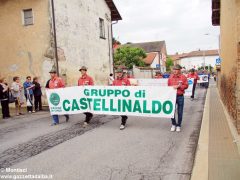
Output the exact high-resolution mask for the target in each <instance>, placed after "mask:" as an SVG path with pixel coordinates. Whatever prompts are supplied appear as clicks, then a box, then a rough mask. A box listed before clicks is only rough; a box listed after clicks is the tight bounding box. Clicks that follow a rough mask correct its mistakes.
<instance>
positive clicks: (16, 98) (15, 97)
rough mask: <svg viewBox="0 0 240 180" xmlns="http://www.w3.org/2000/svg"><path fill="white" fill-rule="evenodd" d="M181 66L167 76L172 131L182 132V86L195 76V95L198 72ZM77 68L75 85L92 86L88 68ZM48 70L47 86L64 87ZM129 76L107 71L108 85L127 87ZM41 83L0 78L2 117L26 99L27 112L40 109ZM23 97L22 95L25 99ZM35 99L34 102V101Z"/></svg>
mask: <svg viewBox="0 0 240 180" xmlns="http://www.w3.org/2000/svg"><path fill="white" fill-rule="evenodd" d="M181 69H182V67H181V66H180V65H175V66H174V67H173V73H172V74H171V75H168V86H172V87H173V88H174V89H176V90H177V98H176V106H177V107H178V108H177V114H178V120H176V118H175V117H174V118H172V127H171V131H172V132H173V131H177V132H180V131H181V125H182V118H183V108H184V92H185V89H187V88H188V80H187V78H193V79H194V85H193V92H192V96H191V99H193V98H194V93H195V88H196V84H197V80H198V79H199V77H198V74H197V73H196V72H195V70H194V69H192V70H191V71H190V73H189V74H188V75H187V76H186V75H184V74H182V72H181ZM79 71H80V72H81V77H80V78H79V80H78V86H93V85H94V80H93V78H92V77H90V76H89V75H88V74H87V68H86V67H85V66H82V67H81V68H80V69H79ZM49 73H50V77H51V78H50V79H49V80H48V82H47V84H46V86H45V87H46V88H47V89H57V88H64V87H65V83H64V81H63V79H62V78H60V77H58V76H57V71H56V69H55V68H54V67H53V68H52V70H51V71H50V72H49ZM164 77H167V75H166V74H165V76H163V75H162V74H161V73H160V72H157V73H156V76H155V78H164ZM129 78H133V77H131V76H130V75H129V74H128V75H126V74H125V73H124V72H123V70H122V69H117V70H116V79H114V77H113V74H110V76H109V80H108V85H110V86H130V85H131V84H130V81H129ZM41 88H42V87H41V85H40V83H39V79H38V77H34V78H33V81H32V79H31V77H30V76H27V77H26V81H25V82H24V83H23V84H21V82H20V78H19V77H14V78H13V83H12V84H11V86H9V85H8V83H7V81H6V79H5V78H0V100H1V105H2V115H3V119H5V118H9V117H10V113H9V103H15V109H16V116H20V115H22V114H23V113H22V110H21V109H22V105H23V104H24V102H25V101H26V103H27V111H28V113H34V112H36V111H41V110H42V100H41V96H42V90H41ZM24 97H25V98H24ZM33 101H34V103H33ZM84 114H85V121H84V126H87V125H88V124H89V123H90V121H91V119H92V118H93V114H92V113H90V112H85V113H84ZM65 117H66V122H68V121H69V115H67V114H66V115H65ZM52 119H53V123H52V124H51V125H58V124H59V116H58V115H53V116H52ZM127 119H128V117H127V116H125V115H122V116H121V125H120V130H123V129H125V127H126V122H127Z"/></svg>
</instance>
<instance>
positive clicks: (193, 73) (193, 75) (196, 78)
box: [187, 69, 199, 100]
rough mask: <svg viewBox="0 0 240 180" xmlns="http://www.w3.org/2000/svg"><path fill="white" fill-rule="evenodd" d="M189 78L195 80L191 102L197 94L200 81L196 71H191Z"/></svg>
mask: <svg viewBox="0 0 240 180" xmlns="http://www.w3.org/2000/svg"><path fill="white" fill-rule="evenodd" d="M187 77H188V78H191V79H194V83H193V89H192V96H191V100H193V99H194V94H195V89H196V85H197V80H199V76H198V74H197V73H196V72H195V69H191V70H190V71H189V74H188V76H187Z"/></svg>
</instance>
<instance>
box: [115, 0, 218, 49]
mask: <svg viewBox="0 0 240 180" xmlns="http://www.w3.org/2000/svg"><path fill="white" fill-rule="evenodd" d="M114 2H115V4H116V6H117V8H118V10H119V12H120V13H121V15H122V18H123V20H122V21H119V22H118V24H116V25H114V26H113V30H114V37H116V38H117V39H118V40H119V41H120V42H121V43H126V42H133V43H136V42H149V41H160V40H165V41H166V44H167V51H168V54H174V53H176V52H180V53H181V52H188V51H192V50H197V49H215V48H216V49H217V48H218V36H219V27H214V26H212V24H211V0H114ZM205 34H209V35H205Z"/></svg>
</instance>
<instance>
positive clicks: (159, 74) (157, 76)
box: [154, 71, 163, 79]
mask: <svg viewBox="0 0 240 180" xmlns="http://www.w3.org/2000/svg"><path fill="white" fill-rule="evenodd" d="M162 78H163V76H162V73H161V72H160V71H157V72H156V74H155V76H154V79H162Z"/></svg>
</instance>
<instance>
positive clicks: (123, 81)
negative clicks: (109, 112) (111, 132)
mask: <svg viewBox="0 0 240 180" xmlns="http://www.w3.org/2000/svg"><path fill="white" fill-rule="evenodd" d="M116 73H117V78H116V79H115V80H114V81H113V86H130V81H129V80H128V79H127V78H125V77H124V74H123V70H122V69H117V70H116ZM121 117H122V123H121V126H120V130H124V129H125V127H126V123H127V119H128V117H127V116H125V115H122V116H121Z"/></svg>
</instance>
